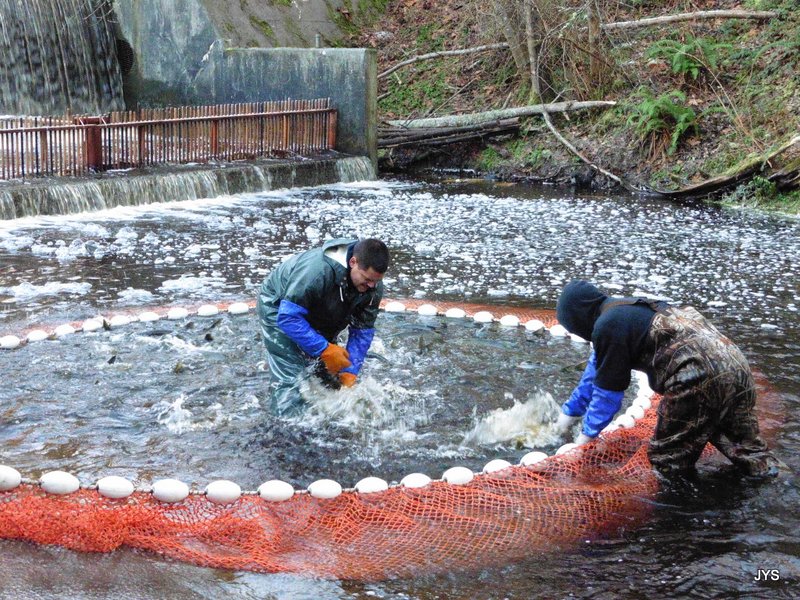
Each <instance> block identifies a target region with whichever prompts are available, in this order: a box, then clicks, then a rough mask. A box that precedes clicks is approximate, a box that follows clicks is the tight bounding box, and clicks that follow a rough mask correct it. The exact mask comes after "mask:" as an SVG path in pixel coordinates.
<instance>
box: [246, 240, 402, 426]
mask: <svg viewBox="0 0 800 600" xmlns="http://www.w3.org/2000/svg"><path fill="white" fill-rule="evenodd" d="M388 267H389V250H388V249H387V248H386V244H384V243H383V242H382V241H380V240H377V239H374V238H369V239H364V240H361V241H358V240H352V239H336V240H330V241H328V242H326V243H325V244H323V245H322V247H321V248H314V249H312V250H307V251H305V252H301V253H299V254H295V255H294V256H292V257H290V258H289V259H287V260H286V261H285V262H283V263H282V264H280V265H279V266H278V267H277V268H276V269H275V270H274V271H272V273H270V274H269V275H268V276H267V278H266V279H265V280H264V282H263V283H262V284H261V290H260V292H259V295H258V317H259V321H260V323H261V332H262V334H263V336H264V345H265V346H266V348H267V360H268V363H269V370H270V376H271V380H270V408H271V410H272V411H273V412H274V413H276V414H280V415H287V414H292V413H296V412H298V411H299V410H300V409H301V408H302V406H303V400H302V398H301V396H300V382H301V380H302V378H303V376H304V374H305V373H307V372H308V367H310V366H313V365H314V364H315V363H316V364H317V365H318V366H319V367H324V369H321V372H322V374H323V375H325V378H326V379H329V380H331V381H333V382H334V385H336V386H338V385H342V386H345V387H351V386H353V385H354V384H355V382H356V377H357V376H358V373H359V371H360V370H361V365H362V364H363V362H364V358H365V357H366V355H367V351H368V350H369V347H370V344H371V343H372V338H373V337H374V335H375V319H376V318H377V316H378V308H379V306H380V302H381V298H382V297H383V283H382V281H381V280H382V279H383V276H384V274H385V273H386V269H387V268H388ZM345 328H347V329H348V339H347V346H346V348H342V347H341V346H339V345H338V344H337V343H336V338H337V336H338V335H339V333H341V332H342V331H343V330H344V329H345Z"/></svg>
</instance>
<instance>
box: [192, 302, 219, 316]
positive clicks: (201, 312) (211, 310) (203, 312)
mask: <svg viewBox="0 0 800 600" xmlns="http://www.w3.org/2000/svg"><path fill="white" fill-rule="evenodd" d="M216 314H219V308H217V307H216V306H214V305H213V304H203V306H201V307H200V308H198V309H197V316H198V317H213V316H214V315H216Z"/></svg>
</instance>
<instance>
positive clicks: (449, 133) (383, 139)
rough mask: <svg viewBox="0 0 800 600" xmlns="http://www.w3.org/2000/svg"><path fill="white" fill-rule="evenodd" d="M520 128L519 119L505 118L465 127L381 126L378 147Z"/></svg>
mask: <svg viewBox="0 0 800 600" xmlns="http://www.w3.org/2000/svg"><path fill="white" fill-rule="evenodd" d="M518 129H519V119H503V120H501V121H494V122H492V123H489V124H481V125H468V126H463V127H426V128H407V127H379V128H378V148H391V147H398V146H410V145H417V144H422V145H426V146H441V145H444V144H452V143H454V142H462V141H465V140H469V139H476V138H482V137H488V136H493V135H502V134H504V133H509V132H512V131H517V130H518Z"/></svg>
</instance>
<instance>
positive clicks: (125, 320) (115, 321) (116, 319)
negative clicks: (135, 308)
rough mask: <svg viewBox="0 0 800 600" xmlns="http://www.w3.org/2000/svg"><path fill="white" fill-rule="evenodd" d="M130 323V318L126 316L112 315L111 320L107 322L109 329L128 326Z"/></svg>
mask: <svg viewBox="0 0 800 600" xmlns="http://www.w3.org/2000/svg"><path fill="white" fill-rule="evenodd" d="M130 322H131V318H130V317H129V316H128V315H114V316H113V317H111V320H110V321H109V322H108V324H109V325H111V327H122V326H123V325H128V324H130Z"/></svg>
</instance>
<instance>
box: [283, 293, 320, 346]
mask: <svg viewBox="0 0 800 600" xmlns="http://www.w3.org/2000/svg"><path fill="white" fill-rule="evenodd" d="M307 314H308V310H306V309H305V308H303V307H302V306H298V305H297V304H295V303H294V302H290V301H289V300H281V303H280V304H279V305H278V328H280V330H281V331H282V332H283V333H285V334H286V335H287V336H288V337H289V339H290V340H292V341H293V342H294V343H295V344H297V345H298V346H300V349H301V350H302V351H303V352H305V353H306V354H309V355H311V356H319V355H320V354H322V351H323V350H325V348H327V347H328V340H326V339H325V338H324V337H322V336H321V335H320V334H319V333H317V332H316V331H314V329H313V328H312V327H311V325H309V323H308V321H306V319H305V316H306V315H307Z"/></svg>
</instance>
